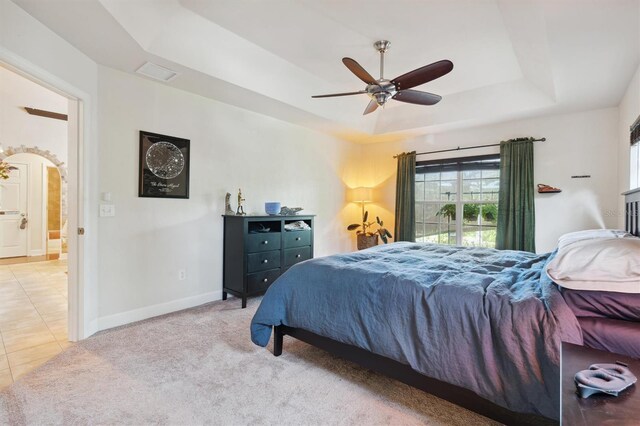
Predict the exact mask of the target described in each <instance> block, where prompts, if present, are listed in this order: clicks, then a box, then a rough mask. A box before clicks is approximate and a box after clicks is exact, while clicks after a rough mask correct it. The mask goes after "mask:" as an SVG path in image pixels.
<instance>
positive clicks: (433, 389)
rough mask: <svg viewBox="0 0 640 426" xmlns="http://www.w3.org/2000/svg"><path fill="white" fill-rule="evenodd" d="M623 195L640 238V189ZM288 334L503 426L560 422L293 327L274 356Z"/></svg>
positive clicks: (278, 334) (284, 330)
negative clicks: (511, 406)
mask: <svg viewBox="0 0 640 426" xmlns="http://www.w3.org/2000/svg"><path fill="white" fill-rule="evenodd" d="M622 195H624V196H625V230H626V231H627V232H629V233H631V234H633V235H636V236H640V226H639V223H638V218H639V216H640V210H639V208H640V188H638V189H635V190H632V191H627V192H625V193H623V194H622ZM285 335H287V336H291V337H294V338H296V339H298V340H301V341H303V342H306V343H308V344H310V345H313V346H316V347H318V348H320V349H323V350H325V351H327V352H329V353H330V354H332V355H335V356H337V357H340V358H343V359H346V360H348V361H351V362H353V363H355V364H358V365H360V366H362V367H364V368H367V369H370V370H373V371H375V372H378V373H381V374H384V375H385V376H388V377H391V378H393V379H396V380H399V381H401V382H403V383H406V384H407V385H409V386H413V387H415V388H417V389H420V390H423V391H425V392H428V393H430V394H432V395H435V396H437V397H439V398H442V399H445V400H447V401H450V402H452V403H454V404H456V405H459V406H461V407H464V408H466V409H468V410H471V411H474V412H476V413H478V414H481V415H483V416H486V417H488V418H490V419H493V420H497V421H499V422H501V423H505V424H508V425H556V424H558V421H556V420H552V419H548V418H546V417H542V416H537V415H534V414H523V413H516V412H514V411H510V410H507V409H506V408H503V407H500V406H499V405H496V404H494V403H493V402H491V401H488V400H486V399H484V398H482V397H480V396H478V395H477V394H476V393H474V392H472V391H470V390H468V389H465V388H462V387H459V386H455V385H452V384H450V383H446V382H443V381H441V380H437V379H434V378H432V377H428V376H425V375H423V374H420V373H418V372H417V371H415V370H414V369H412V368H411V367H409V366H408V365H405V364H402V363H400V362H398V361H394V360H392V359H390V358H386V357H383V356H380V355H377V354H374V353H372V352H369V351H366V350H364V349H361V348H358V347H356V346H352V345H348V344H345V343H341V342H337V341H335V340H332V339H329V338H327V337H323V336H319V335H317V334H315V333H312V332H310V331H307V330H303V329H300V328H292V327H287V326H284V325H282V326H277V327H274V344H273V354H274V355H275V356H280V355H281V354H282V345H283V338H284V336H285ZM558 403H560V401H558Z"/></svg>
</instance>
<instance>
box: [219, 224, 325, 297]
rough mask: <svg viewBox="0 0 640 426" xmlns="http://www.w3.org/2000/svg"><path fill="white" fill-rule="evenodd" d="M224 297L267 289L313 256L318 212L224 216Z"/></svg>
mask: <svg viewBox="0 0 640 426" xmlns="http://www.w3.org/2000/svg"><path fill="white" fill-rule="evenodd" d="M223 217H224V261H223V273H222V274H223V288H222V299H223V300H227V293H230V294H232V295H234V296H236V297H239V298H241V299H242V307H243V308H246V307H247V298H248V297H249V296H257V295H259V294H262V293H264V292H265V291H267V288H269V286H270V285H271V283H272V282H273V281H275V280H276V278H278V277H279V276H280V275H281V274H283V273H284V272H285V271H286V270H287V269H289V268H290V267H291V266H293V265H295V264H296V263H299V262H302V261H303V260H307V259H311V258H312V257H313V218H314V217H315V216H314V215H295V216H280V215H271V216H266V215H265V216H251V215H249V216H246V215H245V216H238V215H234V216H231V215H224V216H223Z"/></svg>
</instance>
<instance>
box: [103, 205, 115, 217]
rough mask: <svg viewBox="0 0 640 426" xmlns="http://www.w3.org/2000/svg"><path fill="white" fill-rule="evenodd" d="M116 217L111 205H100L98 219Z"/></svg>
mask: <svg viewBox="0 0 640 426" xmlns="http://www.w3.org/2000/svg"><path fill="white" fill-rule="evenodd" d="M115 215H116V206H115V205H113V204H100V217H112V216H115Z"/></svg>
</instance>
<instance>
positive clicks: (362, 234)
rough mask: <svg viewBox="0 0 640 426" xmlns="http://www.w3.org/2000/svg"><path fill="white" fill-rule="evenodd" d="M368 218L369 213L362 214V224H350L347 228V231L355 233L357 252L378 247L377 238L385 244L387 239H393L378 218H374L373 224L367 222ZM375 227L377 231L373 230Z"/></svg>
mask: <svg viewBox="0 0 640 426" xmlns="http://www.w3.org/2000/svg"><path fill="white" fill-rule="evenodd" d="M368 218H369V212H368V211H365V212H364V213H363V214H362V223H361V224H360V223H352V224H351V225H349V226H347V230H348V231H355V230H356V229H358V228H361V229H358V231H356V238H357V241H358V250H363V249H366V248H369V247H373V246H376V245H378V236H380V239H381V240H382V241H383V242H384V243H385V244H387V241H388V239H389V238H393V237H392V236H391V233H390V232H389V231H388V230H387V229H386V228H385V227H384V222H382V221H381V220H380V218H379V217H378V216H376V221H375V222H367V219H368ZM374 226H377V227H378V229H377V230H374V229H373V227H374Z"/></svg>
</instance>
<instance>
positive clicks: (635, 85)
mask: <svg viewBox="0 0 640 426" xmlns="http://www.w3.org/2000/svg"><path fill="white" fill-rule="evenodd" d="M618 109H619V113H620V120H619V123H618V132H619V144H618V192H624V191H628V190H629V189H633V188H631V186H632V185H631V183H630V179H629V176H630V174H629V171H630V161H629V160H630V158H629V153H630V145H629V143H630V140H629V126H631V125H632V124H633V122H634V121H635V120H636V118H638V116H640V67H638V69H637V71H636V73H635V75H634V76H633V78H632V79H631V82H630V83H629V87H628V88H627V91H626V93H625V95H624V97H623V98H622V101H621V102H620V105H619V106H618ZM636 172H637V171H636ZM634 181H635V180H634ZM634 186H635V185H634ZM616 216H617V217H618V226H619V227H620V228H623V227H624V201H623V199H622V198H621V199H620V202H619V204H618V208H617V210H616Z"/></svg>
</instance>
